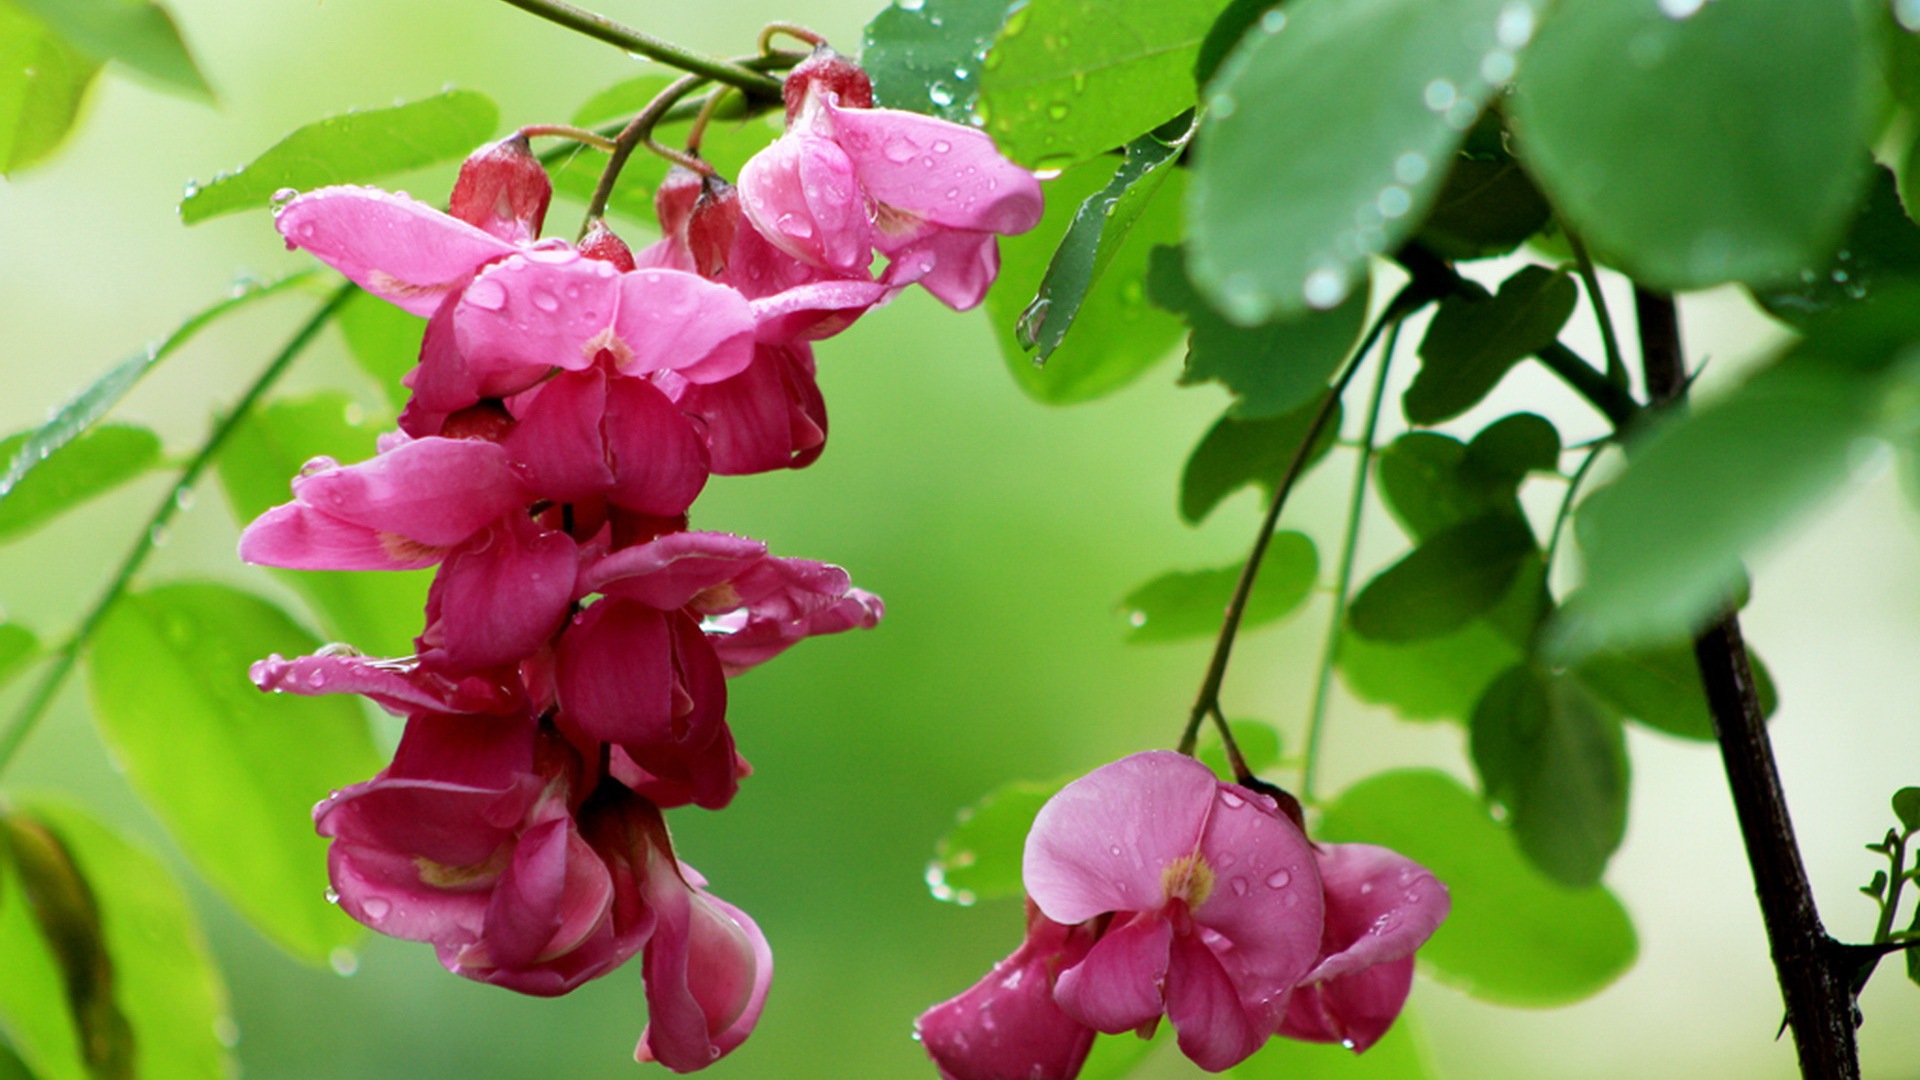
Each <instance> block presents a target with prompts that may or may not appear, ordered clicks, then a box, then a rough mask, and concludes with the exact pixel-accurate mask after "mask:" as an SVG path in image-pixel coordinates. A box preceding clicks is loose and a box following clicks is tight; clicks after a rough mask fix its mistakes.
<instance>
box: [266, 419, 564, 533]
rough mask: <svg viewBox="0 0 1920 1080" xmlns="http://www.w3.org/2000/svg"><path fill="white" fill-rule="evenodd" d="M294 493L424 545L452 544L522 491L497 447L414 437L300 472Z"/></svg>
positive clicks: (525, 497) (524, 497)
mask: <svg viewBox="0 0 1920 1080" xmlns="http://www.w3.org/2000/svg"><path fill="white" fill-rule="evenodd" d="M293 493H294V496H295V497H296V498H297V499H298V500H299V501H300V502H303V503H305V504H307V505H308V506H312V507H314V508H316V509H318V510H320V511H322V512H324V513H327V514H330V515H332V516H334V517H337V518H340V519H341V520H343V521H349V522H352V523H354V524H356V525H361V526H365V527H367V528H370V529H375V530H377V531H380V532H384V533H393V534H395V535H396V536H400V537H404V538H405V539H407V540H410V541H413V542H414V543H417V544H425V545H427V546H429V547H451V546H453V545H454V544H457V543H459V542H460V541H462V540H465V539H466V538H467V537H469V536H472V535H473V534H474V533H476V532H478V531H479V530H480V529H482V528H485V527H486V525H487V524H488V523H490V522H492V521H493V520H494V519H496V518H498V517H500V516H501V515H503V514H505V513H507V512H508V511H511V510H514V509H517V508H520V507H523V506H525V505H526V504H527V503H528V502H529V501H530V498H529V493H528V491H527V489H526V486H525V484H524V483H523V482H522V481H521V479H520V477H519V476H518V475H517V474H516V473H515V472H514V470H513V467H512V465H511V464H510V463H509V462H508V460H507V454H506V451H505V450H503V449H502V448H501V447H500V446H499V445H497V444H495V443H488V442H478V441H475V440H472V439H442V438H428V439H415V440H414V441H412V442H409V443H407V444H405V445H403V446H399V447H395V448H394V449H392V450H389V451H387V452H386V453H384V454H381V455H379V456H378V457H375V458H373V459H372V460H369V461H363V462H361V463H360V464H358V465H349V466H346V467H344V468H333V469H322V470H320V471H318V472H311V473H305V474H303V475H301V476H300V477H298V478H296V479H295V480H294V482H293Z"/></svg>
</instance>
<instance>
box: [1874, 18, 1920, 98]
mask: <svg viewBox="0 0 1920 1080" xmlns="http://www.w3.org/2000/svg"><path fill="white" fill-rule="evenodd" d="M1865 8H1866V10H1865V12H1864V13H1865V14H1866V18H1867V23H1868V25H1867V32H1868V34H1869V35H1870V36H1871V37H1872V38H1873V39H1874V43H1875V44H1877V45H1878V46H1879V47H1880V48H1879V57H1878V59H1879V62H1880V74H1881V75H1882V76H1883V77H1884V78H1885V80H1886V85H1887V91H1888V92H1889V93H1890V94H1891V95H1892V97H1893V99H1894V100H1895V101H1897V102H1899V103H1900V104H1902V105H1905V106H1906V107H1907V108H1909V109H1913V108H1920V34H1916V33H1914V32H1913V31H1911V30H1908V29H1907V28H1906V27H1904V26H1902V25H1900V20H1899V19H1898V18H1896V17H1895V14H1894V8H1895V5H1893V4H1882V3H1877V2H1876V3H1870V4H1867V5H1865Z"/></svg>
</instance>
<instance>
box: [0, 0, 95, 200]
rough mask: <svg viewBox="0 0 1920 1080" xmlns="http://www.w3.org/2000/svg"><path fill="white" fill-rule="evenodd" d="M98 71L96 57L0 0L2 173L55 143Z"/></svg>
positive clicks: (26, 163)
mask: <svg viewBox="0 0 1920 1080" xmlns="http://www.w3.org/2000/svg"><path fill="white" fill-rule="evenodd" d="M98 74H100V65H99V63H98V62H96V61H95V60H93V59H92V58H91V57H88V56H87V55H85V54H84V53H81V52H80V51H79V50H77V49H75V48H74V47H73V46H72V45H69V44H68V43H67V42H66V40H65V39H64V38H62V37H61V36H60V35H59V34H57V33H55V32H54V31H53V30H52V29H51V28H49V27H48V26H47V25H46V24H45V23H43V22H41V21H40V20H38V19H35V18H34V17H32V16H31V15H28V14H26V13H25V12H23V11H21V10H19V9H18V8H16V7H14V6H13V4H12V3H10V2H8V0H0V176H7V175H11V174H12V173H13V172H15V171H16V170H19V169H24V168H26V167H27V166H29V165H32V164H34V163H36V162H38V161H40V160H42V159H43V158H45V157H46V156H47V155H49V154H51V153H53V151H54V150H55V149H56V148H58V147H59V145H60V143H61V141H62V140H64V139H65V138H66V137H67V132H68V131H69V130H70V129H71V128H72V127H73V123H74V120H75V119H76V118H77V117H78V116H79V113H80V101H81V99H82V98H84V97H85V96H86V93H87V87H89V86H91V85H93V79H94V76H96V75H98Z"/></svg>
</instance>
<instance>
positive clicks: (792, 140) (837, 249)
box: [739, 132, 873, 275]
mask: <svg viewBox="0 0 1920 1080" xmlns="http://www.w3.org/2000/svg"><path fill="white" fill-rule="evenodd" d="M739 189H740V205H741V207H742V208H743V209H744V210H745V211H746V212H747V217H748V219H749V220H750V221H751V222H752V223H753V227H754V229H755V230H757V231H758V232H759V233H760V235H761V236H764V237H765V238H766V239H767V240H768V241H770V242H771V243H772V244H773V245H774V246H775V247H778V248H779V249H780V250H782V251H785V252H786V253H787V254H789V255H792V256H793V257H794V258H796V259H799V260H801V261H803V262H807V263H812V264H813V265H815V266H824V267H826V268H827V269H829V270H832V271H834V272H836V273H840V274H848V275H852V274H859V273H863V272H865V270H866V268H867V265H868V263H869V262H871V261H872V258H873V251H872V246H871V245H872V226H871V225H870V224H869V222H868V220H867V208H866V200H865V199H864V198H863V197H862V196H861V193H860V188H859V184H858V182H857V181H856V180H855V178H854V169H853V162H852V161H851V160H849V159H848V157H847V154H846V151H844V150H842V149H840V147H839V146H838V145H836V144H835V143H834V142H833V141H832V140H830V139H824V138H820V137H818V136H815V135H808V134H805V133H800V132H789V133H788V134H786V135H783V136H781V137H780V138H778V139H775V140H774V141H773V144H772V145H770V146H768V147H767V148H765V149H764V150H761V151H760V152H759V153H757V154H755V155H754V156H753V157H752V158H750V159H748V161H747V163H746V164H745V165H743V166H741V167H740V184H739Z"/></svg>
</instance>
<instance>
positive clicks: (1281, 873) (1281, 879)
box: [1267, 870, 1293, 889]
mask: <svg viewBox="0 0 1920 1080" xmlns="http://www.w3.org/2000/svg"><path fill="white" fill-rule="evenodd" d="M1292 882H1293V874H1291V873H1290V872H1288V871H1286V870H1275V871H1274V872H1273V873H1271V874H1269V875H1267V888H1269V889H1284V888H1286V887H1287V886H1288V885H1290V884H1292Z"/></svg>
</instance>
